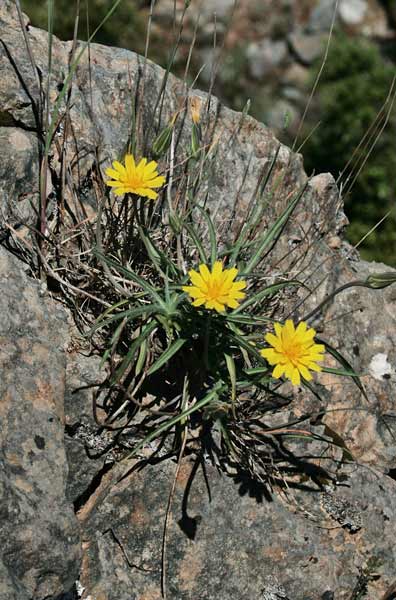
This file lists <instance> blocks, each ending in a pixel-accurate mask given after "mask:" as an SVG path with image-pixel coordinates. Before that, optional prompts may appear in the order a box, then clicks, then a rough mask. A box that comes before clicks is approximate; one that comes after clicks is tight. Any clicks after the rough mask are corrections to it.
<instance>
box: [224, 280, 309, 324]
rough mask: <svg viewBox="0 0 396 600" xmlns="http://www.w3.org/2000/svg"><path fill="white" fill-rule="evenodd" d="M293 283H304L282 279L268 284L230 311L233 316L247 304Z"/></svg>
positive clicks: (300, 284)
mask: <svg viewBox="0 0 396 600" xmlns="http://www.w3.org/2000/svg"><path fill="white" fill-rule="evenodd" d="M293 285H295V286H303V285H304V284H303V283H300V282H299V281H295V280H290V281H283V282H281V283H275V284H273V285H269V286H268V287H266V288H265V289H264V290H262V291H261V292H257V294H254V295H252V296H249V298H248V299H247V300H245V302H243V303H242V304H241V305H240V306H239V307H238V308H236V309H235V310H234V311H233V312H232V313H231V315H232V316H235V315H237V314H238V313H240V312H241V311H243V310H245V309H246V308H247V307H248V306H251V305H252V304H254V303H255V302H259V301H260V300H262V299H263V298H265V296H270V295H271V294H275V293H276V292H278V291H279V290H281V289H283V288H286V287H288V286H293Z"/></svg>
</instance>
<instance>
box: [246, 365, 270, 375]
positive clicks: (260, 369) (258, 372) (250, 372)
mask: <svg viewBox="0 0 396 600" xmlns="http://www.w3.org/2000/svg"><path fill="white" fill-rule="evenodd" d="M244 371H245V373H246V375H263V374H265V373H268V372H269V371H270V368H269V367H254V368H253V369H244Z"/></svg>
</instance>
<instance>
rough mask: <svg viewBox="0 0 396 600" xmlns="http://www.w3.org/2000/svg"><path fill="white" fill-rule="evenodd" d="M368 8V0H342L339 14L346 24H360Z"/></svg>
mask: <svg viewBox="0 0 396 600" xmlns="http://www.w3.org/2000/svg"><path fill="white" fill-rule="evenodd" d="M367 10H368V3H367V0H341V2H340V5H339V7H338V14H339V16H340V19H341V21H342V22H343V23H344V25H351V26H354V25H359V23H362V21H363V20H364V17H365V15H366V13H367Z"/></svg>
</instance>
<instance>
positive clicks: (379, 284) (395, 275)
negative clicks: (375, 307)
mask: <svg viewBox="0 0 396 600" xmlns="http://www.w3.org/2000/svg"><path fill="white" fill-rule="evenodd" d="M365 283H366V284H367V286H368V287H370V288H372V289H374V290H380V289H382V288H386V287H388V285H392V283H396V272H395V271H385V272H384V273H373V274H372V275H369V276H368V277H367V279H366V282H365Z"/></svg>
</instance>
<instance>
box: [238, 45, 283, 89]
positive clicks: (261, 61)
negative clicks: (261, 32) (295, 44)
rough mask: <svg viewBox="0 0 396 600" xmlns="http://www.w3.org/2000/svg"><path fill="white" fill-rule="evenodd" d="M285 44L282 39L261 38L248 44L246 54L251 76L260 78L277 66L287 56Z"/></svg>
mask: <svg viewBox="0 0 396 600" xmlns="http://www.w3.org/2000/svg"><path fill="white" fill-rule="evenodd" d="M287 54H288V52H287V46H286V43H285V42H284V41H283V40H278V41H272V40H263V41H261V42H258V43H256V42H253V43H251V44H249V46H248V48H247V50H246V56H247V59H248V64H249V71H250V74H251V75H252V77H254V78H255V79H257V80H261V79H263V78H264V77H266V76H267V75H268V74H269V73H272V72H273V71H274V70H275V69H276V68H278V67H279V66H280V65H281V64H282V63H283V62H284V61H285V59H286V57H287Z"/></svg>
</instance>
